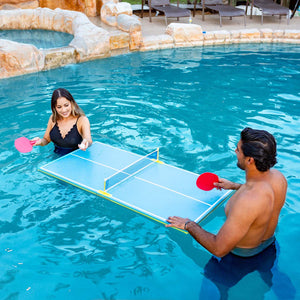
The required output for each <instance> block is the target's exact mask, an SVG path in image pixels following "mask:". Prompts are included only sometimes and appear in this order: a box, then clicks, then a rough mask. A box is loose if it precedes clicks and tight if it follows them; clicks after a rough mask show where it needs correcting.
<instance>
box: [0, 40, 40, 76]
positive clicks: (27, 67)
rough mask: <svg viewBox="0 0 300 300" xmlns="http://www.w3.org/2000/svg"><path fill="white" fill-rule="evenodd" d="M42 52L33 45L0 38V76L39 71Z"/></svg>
mask: <svg viewBox="0 0 300 300" xmlns="http://www.w3.org/2000/svg"><path fill="white" fill-rule="evenodd" d="M43 68H44V54H43V52H42V51H40V50H38V49H37V48H36V47H35V46H33V45H28V44H20V43H16V42H12V41H8V40H1V39H0V78H5V77H9V76H17V75H22V74H26V73H32V72H39V71H41V70H43Z"/></svg>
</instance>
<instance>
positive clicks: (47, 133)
mask: <svg viewBox="0 0 300 300" xmlns="http://www.w3.org/2000/svg"><path fill="white" fill-rule="evenodd" d="M53 126H54V123H53V121H52V115H51V116H50V118H49V121H48V125H47V129H46V131H45V134H44V137H43V138H42V139H41V138H39V137H35V138H34V139H32V141H35V144H34V146H46V145H48V144H49V143H50V141H51V139H50V131H51V129H52V128H53Z"/></svg>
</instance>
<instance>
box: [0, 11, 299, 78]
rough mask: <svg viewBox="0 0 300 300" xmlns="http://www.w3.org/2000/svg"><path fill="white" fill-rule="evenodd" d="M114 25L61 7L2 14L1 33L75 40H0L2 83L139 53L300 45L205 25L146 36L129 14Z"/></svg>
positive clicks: (272, 34)
mask: <svg viewBox="0 0 300 300" xmlns="http://www.w3.org/2000/svg"><path fill="white" fill-rule="evenodd" d="M106 19H109V16H106ZM113 25H114V26H110V28H112V30H110V31H108V30H105V29H103V28H101V27H99V26H96V25H95V24H93V23H92V22H91V21H90V20H89V19H88V17H87V16H86V15H85V14H83V13H80V12H75V11H68V10H62V9H59V8H57V9H55V10H51V9H48V8H40V7H39V8H36V9H16V10H9V11H0V29H2V30H5V29H46V30H54V31H61V32H67V33H69V34H72V35H74V38H73V40H72V41H71V42H70V44H69V45H68V46H65V47H59V48H51V49H37V48H36V47H35V46H34V45H29V44H21V43H17V42H12V41H8V40H4V39H0V56H1V61H0V79H1V78H8V77H14V76H19V75H24V74H28V73H34V72H40V71H46V70H49V69H54V68H58V67H61V66H65V65H68V64H74V63H80V62H84V61H88V60H94V59H100V58H106V57H110V56H115V55H119V54H124V53H130V52H136V51H143V52H145V51H157V50H162V49H172V48H179V47H201V46H202V47H204V46H214V45H230V44H244V43H292V44H300V30H295V29H283V30H276V29H275V30H273V29H270V28H263V29H256V28H251V29H238V30H223V29H222V30H214V31H207V32H205V31H203V30H202V27H201V26H200V25H196V24H186V23H171V24H169V25H168V26H167V28H166V31H165V34H160V35H148V36H143V35H142V27H141V22H140V19H139V18H138V17H137V16H134V15H131V13H130V11H129V12H128V11H126V12H124V13H120V14H119V15H116V16H114V19H113ZM114 27H115V30H114Z"/></svg>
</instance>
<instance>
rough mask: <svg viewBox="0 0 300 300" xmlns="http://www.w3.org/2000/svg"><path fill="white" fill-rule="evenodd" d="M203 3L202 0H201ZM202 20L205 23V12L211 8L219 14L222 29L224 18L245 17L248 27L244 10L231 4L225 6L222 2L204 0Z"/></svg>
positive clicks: (202, 2)
mask: <svg viewBox="0 0 300 300" xmlns="http://www.w3.org/2000/svg"><path fill="white" fill-rule="evenodd" d="M200 1H201V0H200ZM228 2H229V1H228ZM196 4H197V0H195V2H194V16H195V10H196ZM201 5H202V20H203V21H204V10H205V8H209V9H211V10H214V11H216V12H218V13H219V16H220V26H221V27H222V17H229V18H230V19H232V17H244V25H245V26H246V14H245V11H244V10H243V9H240V8H236V7H234V6H231V5H229V4H223V1H222V0H206V1H205V0H202V1H201Z"/></svg>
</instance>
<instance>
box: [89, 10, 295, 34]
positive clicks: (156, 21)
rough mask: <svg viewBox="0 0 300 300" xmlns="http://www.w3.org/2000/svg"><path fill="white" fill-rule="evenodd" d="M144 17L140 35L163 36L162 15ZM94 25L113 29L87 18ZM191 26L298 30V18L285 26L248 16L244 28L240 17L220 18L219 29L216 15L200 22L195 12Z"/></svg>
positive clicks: (280, 21)
mask: <svg viewBox="0 0 300 300" xmlns="http://www.w3.org/2000/svg"><path fill="white" fill-rule="evenodd" d="M134 14H135V15H137V16H139V17H140V11H134ZM144 14H145V15H144V17H143V18H140V20H141V23H142V35H143V36H144V37H147V36H152V35H161V34H165V31H166V28H167V26H166V23H165V17H164V16H162V15H159V16H157V17H156V16H153V15H152V22H150V21H149V17H148V12H146V13H144ZM89 19H90V20H91V21H92V22H93V23H94V24H95V25H97V26H100V27H102V28H104V29H105V30H108V31H112V30H114V28H113V27H111V26H108V25H106V24H104V23H103V22H101V20H100V17H99V16H97V17H90V18H89ZM192 20H193V22H192V24H196V25H200V26H201V27H202V29H203V31H206V32H207V31H223V30H225V31H228V30H230V31H232V30H241V29H257V30H261V29H271V30H273V31H275V30H300V16H294V17H293V18H292V19H291V20H290V22H289V24H287V21H286V18H285V17H282V18H281V19H279V17H278V16H274V17H264V22H263V25H261V16H259V15H253V16H252V19H250V16H247V17H246V27H245V26H244V19H243V18H241V17H236V18H233V19H232V20H230V19H229V18H222V25H223V26H222V27H220V21H219V20H220V19H219V15H218V14H209V15H205V20H204V21H202V15H201V11H199V10H198V11H197V12H196V16H195V17H194V18H192ZM171 23H181V24H188V19H187V18H181V19H179V21H177V20H176V19H169V20H168V25H169V24H171Z"/></svg>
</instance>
